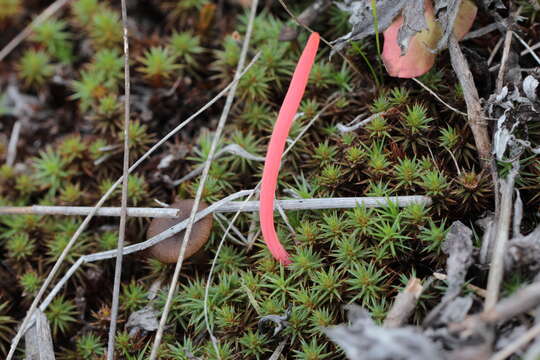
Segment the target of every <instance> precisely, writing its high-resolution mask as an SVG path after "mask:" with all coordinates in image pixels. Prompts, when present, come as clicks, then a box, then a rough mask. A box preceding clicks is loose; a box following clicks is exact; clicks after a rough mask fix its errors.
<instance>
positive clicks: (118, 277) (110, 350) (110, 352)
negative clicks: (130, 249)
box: [107, 0, 131, 360]
mask: <svg viewBox="0 0 540 360" xmlns="http://www.w3.org/2000/svg"><path fill="white" fill-rule="evenodd" d="M121 4H122V6H121V7H122V27H123V40H124V91H125V96H124V159H123V169H122V198H121V200H120V204H121V209H120V225H119V229H118V248H117V254H116V264H115V267H114V283H113V297H112V305H111V322H110V326H109V341H108V345H107V359H108V360H114V343H115V341H114V340H115V336H116V321H117V317H118V304H119V302H120V282H121V281H122V260H123V251H124V239H125V237H126V221H127V199H128V181H129V176H128V173H129V116H130V112H129V110H130V109H129V107H130V95H131V93H130V81H129V80H130V78H129V75H130V74H129V39H128V27H127V8H126V0H121Z"/></svg>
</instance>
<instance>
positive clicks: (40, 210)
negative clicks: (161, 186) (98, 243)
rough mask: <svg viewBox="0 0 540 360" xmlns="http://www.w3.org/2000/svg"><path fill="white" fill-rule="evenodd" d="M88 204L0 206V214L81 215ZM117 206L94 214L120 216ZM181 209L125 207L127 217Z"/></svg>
mask: <svg viewBox="0 0 540 360" xmlns="http://www.w3.org/2000/svg"><path fill="white" fill-rule="evenodd" d="M92 209H93V207H90V206H45V205H33V206H0V215H65V216H82V215H88V214H90V212H92ZM120 210H121V208H119V207H102V208H100V209H99V210H98V211H97V212H96V214H95V216H114V217H118V216H120ZM180 214H181V211H180V210H179V209H174V208H146V207H141V208H138V207H130V208H127V216H129V217H150V218H175V217H178V216H180Z"/></svg>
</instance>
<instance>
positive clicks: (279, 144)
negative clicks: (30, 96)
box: [259, 32, 319, 265]
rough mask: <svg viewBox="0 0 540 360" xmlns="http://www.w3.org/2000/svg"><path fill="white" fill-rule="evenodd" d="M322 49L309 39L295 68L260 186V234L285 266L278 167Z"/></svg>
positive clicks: (316, 37)
mask: <svg viewBox="0 0 540 360" xmlns="http://www.w3.org/2000/svg"><path fill="white" fill-rule="evenodd" d="M318 47H319V34H318V33H315V32H314V33H312V34H311V35H310V37H309V39H308V42H307V45H306V47H305V48H304V51H303V52H302V55H301V56H300V60H299V61H298V64H297V65H296V69H295V70H294V74H293V77H292V80H291V84H290V85H289V89H288V90H287V94H286V95H285V99H284V100H283V104H282V105H281V109H280V110H279V114H278V118H277V120H276V124H275V125H274V130H273V132H272V136H271V138H270V143H269V144H268V150H267V152H266V160H265V162H264V170H263V176H262V184H261V195H260V208H259V210H260V211H259V219H260V222H261V231H262V235H263V238H264V241H265V242H266V245H267V246H268V249H269V250H270V252H271V253H272V255H273V256H274V257H275V258H276V259H277V260H278V261H279V262H280V263H282V264H284V265H288V264H290V262H291V261H290V260H289V254H288V253H287V251H286V250H285V249H284V248H283V245H281V243H280V242H279V239H278V237H277V234H276V229H275V227H274V199H275V191H276V186H277V178H278V174H279V168H280V166H281V157H282V155H283V150H284V149H285V142H286V140H287V136H288V134H289V130H290V128H291V125H292V122H293V119H294V116H295V115H296V112H297V111H298V107H299V106H300V101H301V100H302V97H303V96H304V91H305V90H306V85H307V82H308V79H309V73H310V71H311V67H312V66H313V63H314V61H315V55H316V54H317V49H318Z"/></svg>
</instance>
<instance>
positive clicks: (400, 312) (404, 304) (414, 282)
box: [383, 277, 424, 328]
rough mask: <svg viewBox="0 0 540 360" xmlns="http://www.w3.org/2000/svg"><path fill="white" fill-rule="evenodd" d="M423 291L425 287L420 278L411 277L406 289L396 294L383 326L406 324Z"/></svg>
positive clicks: (394, 326) (392, 326)
mask: <svg viewBox="0 0 540 360" xmlns="http://www.w3.org/2000/svg"><path fill="white" fill-rule="evenodd" d="M423 291H424V288H423V286H422V282H421V281H420V279H418V278H416V277H411V278H410V279H409V282H408V283H407V286H406V287H405V289H404V290H403V291H401V292H400V293H399V294H398V295H397V296H396V299H395V300H394V304H393V305H392V307H391V308H390V311H388V315H386V318H385V319H384V324H383V326H384V327H386V328H398V327H400V326H402V325H403V324H405V323H406V321H407V319H408V318H409V317H410V316H411V314H412V313H413V311H414V309H415V307H416V303H417V302H418V299H420V296H421V295H422V292H423Z"/></svg>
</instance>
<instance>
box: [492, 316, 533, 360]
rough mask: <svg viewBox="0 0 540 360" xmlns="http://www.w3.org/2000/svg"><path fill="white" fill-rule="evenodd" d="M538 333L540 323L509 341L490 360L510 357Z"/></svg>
mask: <svg viewBox="0 0 540 360" xmlns="http://www.w3.org/2000/svg"><path fill="white" fill-rule="evenodd" d="M539 335H540V324H536V325H534V326H533V327H532V328H530V329H529V330H527V331H526V332H525V333H524V334H522V335H521V336H520V337H518V338H517V339H516V340H514V341H513V342H511V343H510V344H509V345H507V346H506V347H505V348H503V349H502V350H500V351H499V352H497V353H495V354H494V355H493V356H492V357H491V358H490V360H504V359H506V358H508V357H510V356H511V355H512V354H513V353H515V352H516V351H518V350H519V349H520V348H522V347H523V346H525V345H527V344H528V343H529V342H531V341H532V340H534V338H536V337H537V336H539Z"/></svg>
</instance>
